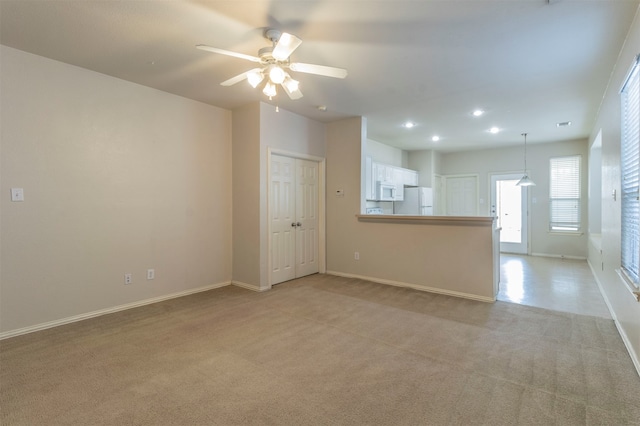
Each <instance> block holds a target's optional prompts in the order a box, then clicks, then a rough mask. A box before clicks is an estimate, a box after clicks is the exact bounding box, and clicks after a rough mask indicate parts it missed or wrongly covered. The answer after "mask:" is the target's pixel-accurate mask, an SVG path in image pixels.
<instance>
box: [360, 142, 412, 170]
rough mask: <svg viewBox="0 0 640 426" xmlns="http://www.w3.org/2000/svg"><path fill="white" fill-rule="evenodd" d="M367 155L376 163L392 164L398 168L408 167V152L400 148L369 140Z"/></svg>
mask: <svg viewBox="0 0 640 426" xmlns="http://www.w3.org/2000/svg"><path fill="white" fill-rule="evenodd" d="M365 155H367V156H369V157H371V159H372V160H373V161H374V162H376V163H382V164H390V165H392V166H396V167H405V168H406V167H407V158H408V153H407V152H405V151H403V150H401V149H400V148H395V147H393V146H389V145H385V144H383V143H380V142H377V141H374V140H373V139H367V143H366V153H365Z"/></svg>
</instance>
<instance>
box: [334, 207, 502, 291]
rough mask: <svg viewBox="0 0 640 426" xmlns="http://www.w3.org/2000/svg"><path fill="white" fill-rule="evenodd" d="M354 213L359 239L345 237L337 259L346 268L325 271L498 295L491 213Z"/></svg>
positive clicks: (425, 287)
mask: <svg viewBox="0 0 640 426" xmlns="http://www.w3.org/2000/svg"><path fill="white" fill-rule="evenodd" d="M354 219H355V222H356V225H354V226H355V228H356V229H357V230H358V237H357V240H358V242H357V243H351V242H349V241H345V242H344V244H343V245H344V247H345V248H346V250H344V251H345V253H344V254H343V255H342V256H341V257H340V258H339V259H338V260H340V261H342V262H345V265H346V266H344V267H342V268H341V269H343V270H344V269H348V271H340V272H335V271H336V270H333V269H332V268H329V273H334V274H335V275H345V276H350V277H355V278H362V279H366V280H370V281H375V282H379V283H383V284H391V285H395V286H400V287H409V288H413V289H417V290H423V291H428V292H433V293H441V294H447V295H450V296H457V297H464V298H469V299H474V300H480V301H485V302H493V301H495V300H496V295H497V292H498V285H499V279H500V263H499V262H500V251H499V242H500V229H498V228H497V227H496V224H495V220H494V218H493V217H488V216H413V215H381V214H356V215H355V218H354ZM349 257H350V258H351V260H347V259H348V258H349Z"/></svg>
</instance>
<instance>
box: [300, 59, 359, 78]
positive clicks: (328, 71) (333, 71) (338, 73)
mask: <svg viewBox="0 0 640 426" xmlns="http://www.w3.org/2000/svg"><path fill="white" fill-rule="evenodd" d="M289 69H291V71H298V72H306V73H307V74H317V75H323V76H325V77H334V78H345V77H346V76H347V70H345V69H344V68H334V67H326V66H324V65H314V64H303V63H300V62H294V63H292V64H290V65H289Z"/></svg>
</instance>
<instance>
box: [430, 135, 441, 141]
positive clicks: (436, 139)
mask: <svg viewBox="0 0 640 426" xmlns="http://www.w3.org/2000/svg"><path fill="white" fill-rule="evenodd" d="M431 140H432V141H434V142H438V141H439V140H440V136H438V135H435V136H433V137H432V138H431Z"/></svg>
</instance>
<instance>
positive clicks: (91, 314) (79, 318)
mask: <svg viewBox="0 0 640 426" xmlns="http://www.w3.org/2000/svg"><path fill="white" fill-rule="evenodd" d="M230 284H231V282H230V281H226V282H222V283H217V284H212V285H208V286H204V287H198V288H195V289H191V290H186V291H181V292H178V293H171V294H166V295H164V296H159V297H153V298H151V299H145V300H140V301H138V302H133V303H127V304H125V305H119V306H114V307H112V308H106V309H100V310H98V311H93V312H87V313H85V314H80V315H74V316H72V317H68V318H62V319H59V320H55V321H49V322H45V323H42V324H36V325H32V326H29V327H24V328H19V329H17V330H9V331H5V332H3V333H0V340H3V339H8V338H10V337H16V336H20V335H22V334H28V333H33V332H35V331H40V330H46V329H47V328H53V327H58V326H60V325H65V324H70V323H72V322H78V321H82V320H86V319H89V318H95V317H99V316H102V315H107V314H112V313H115V312H120V311H125V310H127V309H133V308H138V307H140V306H145V305H151V304H153V303H158V302H162V301H164V300H169V299H176V298H178V297H183V296H188V295H190V294H194V293H201V292H203V291H208V290H213V289H216V288H221V287H226V286H228V285H230Z"/></svg>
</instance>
